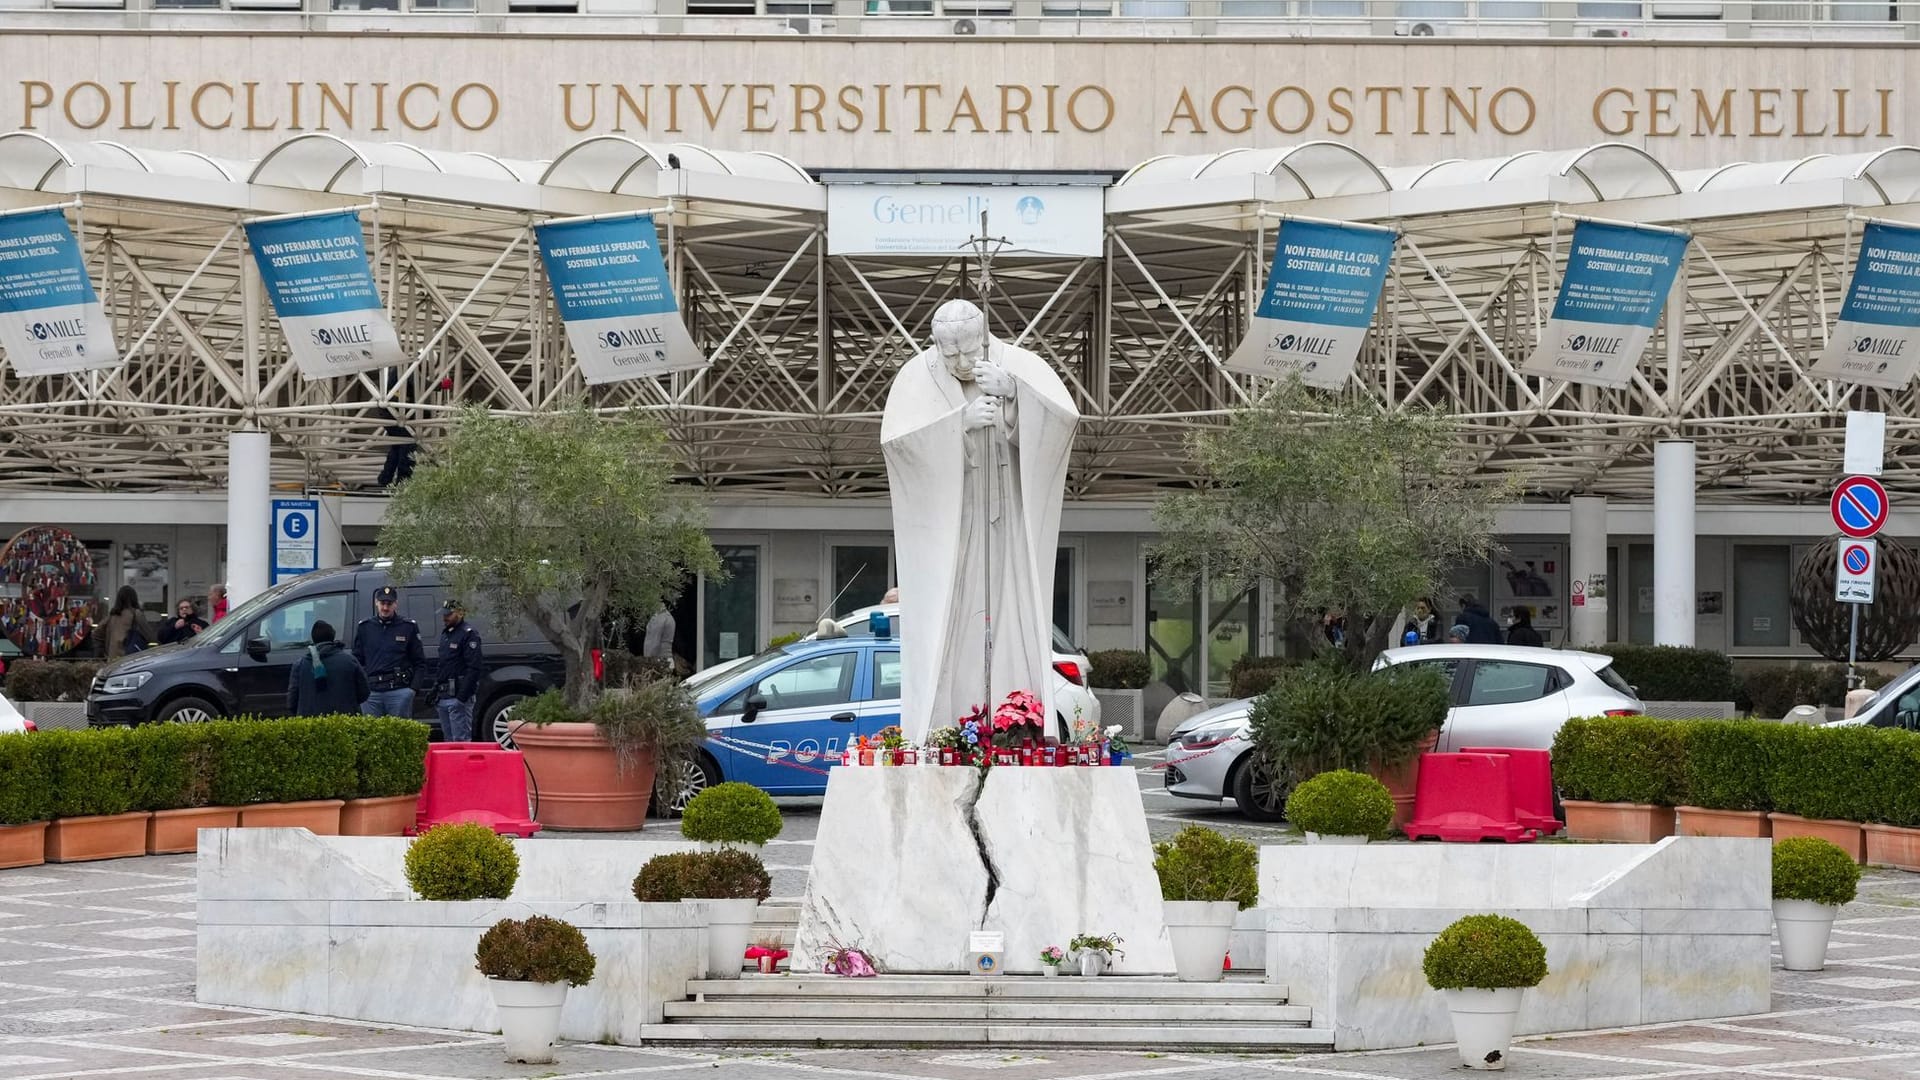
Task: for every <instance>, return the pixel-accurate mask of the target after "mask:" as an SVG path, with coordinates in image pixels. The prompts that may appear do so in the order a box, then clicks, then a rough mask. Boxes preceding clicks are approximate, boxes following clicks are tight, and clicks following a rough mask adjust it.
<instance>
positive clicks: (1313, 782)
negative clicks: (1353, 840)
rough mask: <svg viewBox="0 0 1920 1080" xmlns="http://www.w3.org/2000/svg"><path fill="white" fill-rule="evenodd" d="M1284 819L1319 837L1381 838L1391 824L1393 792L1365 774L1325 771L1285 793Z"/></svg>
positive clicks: (1338, 770)
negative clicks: (1285, 807) (1285, 810)
mask: <svg viewBox="0 0 1920 1080" xmlns="http://www.w3.org/2000/svg"><path fill="white" fill-rule="evenodd" d="M1287 821H1288V823H1290V824H1292V825H1294V826H1296V827H1298V828H1300V829H1301V830H1303V831H1305V832H1310V833H1318V834H1320V835H1321V836H1366V837H1375V838H1378V837H1384V836H1386V835H1387V830H1388V829H1390V828H1392V827H1393V794H1392V793H1391V792H1389V791H1388V790H1387V785H1385V784H1382V783H1381V782H1380V781H1378V780H1375V779H1374V778H1373V777H1371V776H1368V775H1367V774H1365V773H1357V772H1350V771H1348V770H1346V769H1336V770H1334V771H1333V772H1324V773H1321V774H1320V775H1319V776H1316V777H1314V778H1312V779H1310V780H1305V781H1302V782H1301V784H1300V786H1299V787H1296V788H1294V789H1293V793H1292V794H1291V795H1288V796H1287Z"/></svg>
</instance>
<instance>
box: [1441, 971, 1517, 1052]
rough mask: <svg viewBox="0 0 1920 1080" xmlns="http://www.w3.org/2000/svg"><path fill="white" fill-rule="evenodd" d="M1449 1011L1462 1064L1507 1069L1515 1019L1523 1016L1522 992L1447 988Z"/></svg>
mask: <svg viewBox="0 0 1920 1080" xmlns="http://www.w3.org/2000/svg"><path fill="white" fill-rule="evenodd" d="M1445 994H1446V995H1447V1013H1448V1014H1449V1015H1451V1016H1452V1017H1453V1040H1454V1042H1456V1043H1458V1044H1460V1064H1462V1065H1465V1066H1466V1067H1467V1068H1469V1069H1487V1070H1495V1069H1504V1068H1506V1067H1507V1045H1508V1044H1509V1043H1511V1042H1513V1024H1514V1020H1515V1019H1517V1018H1518V1017H1519V1015H1520V991H1519V990H1518V989H1507V990H1447V991H1445Z"/></svg>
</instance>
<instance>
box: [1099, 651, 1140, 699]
mask: <svg viewBox="0 0 1920 1080" xmlns="http://www.w3.org/2000/svg"><path fill="white" fill-rule="evenodd" d="M1087 667H1088V671H1087V685H1088V686H1091V687H1095V688H1096V689H1100V690H1138V689H1140V688H1141V687H1144V686H1146V685H1147V684H1148V683H1150V682H1152V681H1153V662H1152V661H1151V660H1149V659H1147V654H1146V653H1144V652H1141V651H1140V650H1138V649H1102V650H1100V651H1099V652H1091V653H1088V654H1087Z"/></svg>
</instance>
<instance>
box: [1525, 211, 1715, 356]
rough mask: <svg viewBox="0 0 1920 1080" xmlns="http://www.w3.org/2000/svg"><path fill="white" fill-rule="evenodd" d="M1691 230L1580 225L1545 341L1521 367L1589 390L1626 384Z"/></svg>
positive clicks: (1650, 334) (1542, 338)
mask: <svg viewBox="0 0 1920 1080" xmlns="http://www.w3.org/2000/svg"><path fill="white" fill-rule="evenodd" d="M1687 241H1688V236H1687V234H1686V233H1679V232H1673V231H1671V230H1667V229H1645V228H1639V227H1636V226H1632V225H1615V224H1610V223H1607V222H1598V221H1582V222H1580V223H1579V224H1578V225H1575V226H1574V229H1573V247H1572V250H1571V251H1570V252H1568V254H1567V274H1566V277H1564V278H1562V279H1561V281H1560V297H1559V299H1558V300H1556V301H1555V302H1554V305H1553V317H1552V318H1551V319H1549V320H1548V321H1547V325H1546V328H1545V329H1544V330H1542V331H1541V334H1540V344H1539V345H1538V346H1536V347H1535V348H1534V350H1533V353H1532V354H1531V355H1530V356H1528V357H1527V361H1526V363H1524V364H1522V365H1521V366H1520V370H1521V371H1522V372H1524V373H1525V374H1528V375H1540V376H1545V377H1548V378H1554V379H1565V380H1567V381H1568V382H1576V383H1586V384H1589V385H1592V386H1612V387H1618V386H1625V385H1626V384H1627V382H1628V381H1629V380H1630V379H1632V378H1633V369H1634V366H1635V365H1637V364H1638V363H1639V362H1640V354H1641V353H1644V352H1646V351H1647V342H1648V341H1649V340H1651V339H1652V337H1653V328H1654V326H1655V325H1657V324H1658V323H1659V322H1660V311H1661V309H1662V308H1664V307H1665V306H1666V303H1667V293H1668V291H1670V290H1671V289H1672V288H1673V279H1674V276H1675V275H1676V274H1678V273H1679V272H1680V262H1681V259H1682V258H1683V257H1684V256H1685V255H1686V251H1687Z"/></svg>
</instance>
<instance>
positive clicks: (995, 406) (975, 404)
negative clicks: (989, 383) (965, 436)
mask: <svg viewBox="0 0 1920 1080" xmlns="http://www.w3.org/2000/svg"><path fill="white" fill-rule="evenodd" d="M983 389H984V388H983ZM961 419H962V422H963V423H964V424H965V425H966V429H967V430H968V431H976V430H978V429H980V428H983V427H992V426H994V425H995V424H998V423H999V422H1000V401H999V399H998V398H992V397H977V398H974V399H973V401H972V402H970V403H968V405H967V409H966V412H965V413H963V414H962V417H961Z"/></svg>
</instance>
